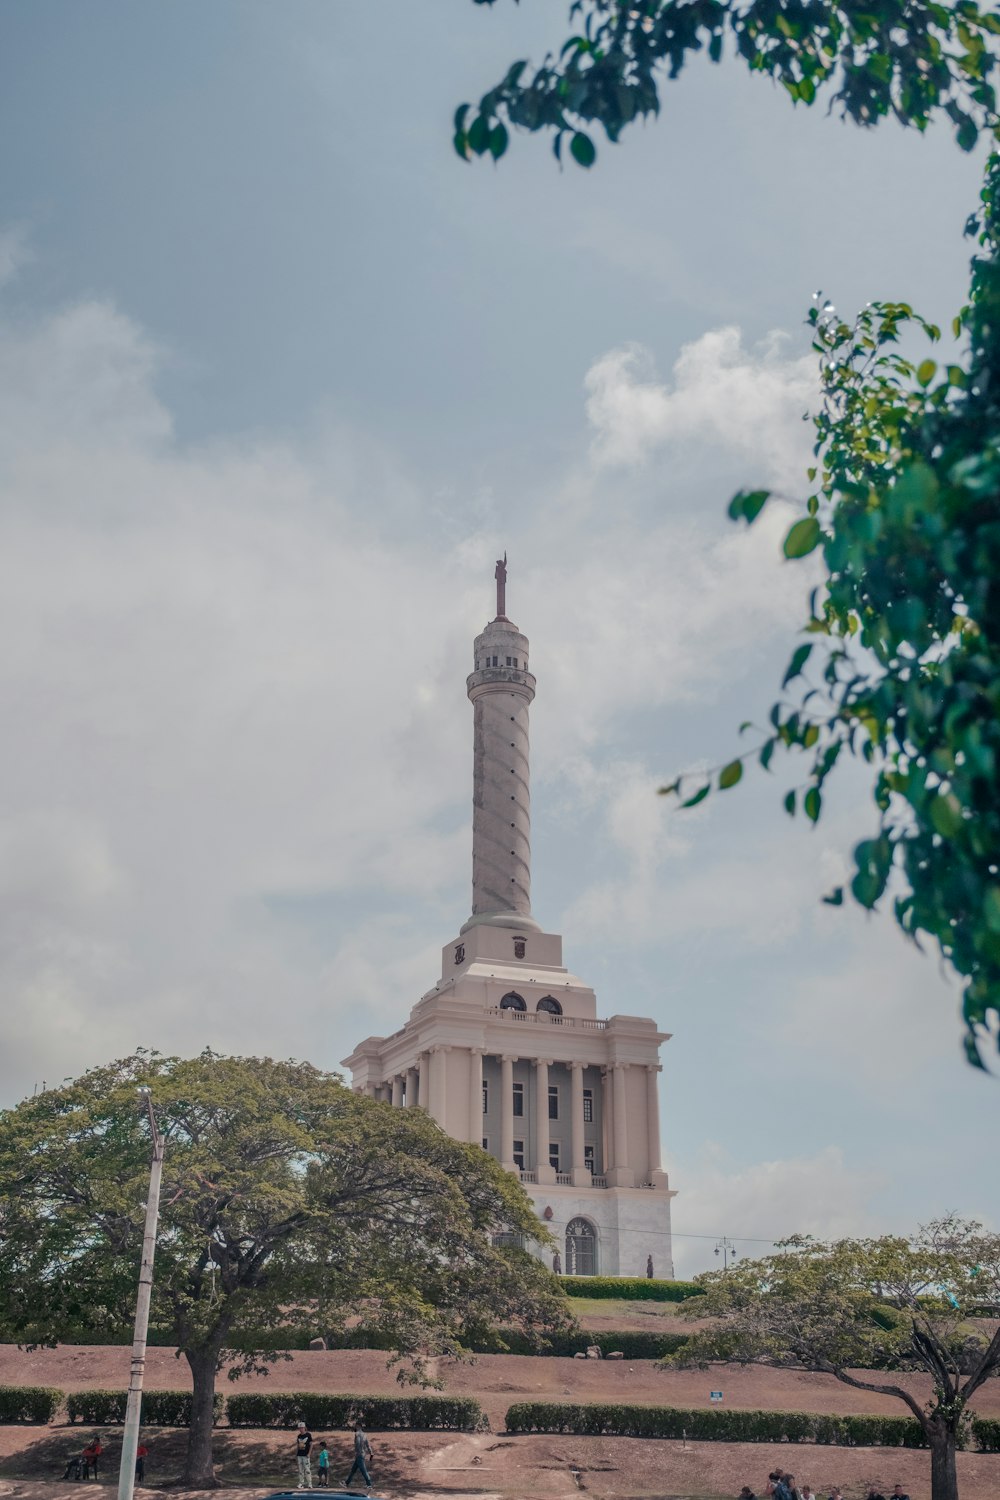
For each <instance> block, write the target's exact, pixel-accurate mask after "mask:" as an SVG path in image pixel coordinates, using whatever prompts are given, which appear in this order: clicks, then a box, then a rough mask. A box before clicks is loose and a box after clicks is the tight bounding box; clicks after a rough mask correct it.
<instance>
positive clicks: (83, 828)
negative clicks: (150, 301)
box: [0, 302, 805, 1094]
mask: <svg viewBox="0 0 1000 1500" xmlns="http://www.w3.org/2000/svg"><path fill="white" fill-rule="evenodd" d="M6 335H7V336H6V338H5V339H4V341H3V345H2V348H3V353H2V355H0V412H2V413H3V416H2V423H3V425H2V428H0V479H2V497H3V498H2V503H0V693H2V694H3V697H4V703H5V719H6V731H5V735H4V738H3V740H2V742H0V892H2V893H4V894H5V895H6V896H7V898H8V910H9V911H10V913H11V920H10V921H9V922H8V924H7V929H6V932H5V936H4V940H3V944H2V947H0V983H3V984H4V987H5V991H6V993H7V994H9V995H11V996H12V997H13V1000H14V1008H15V1010H16V1013H17V1014H16V1019H15V1022H14V1023H13V1025H12V1027H11V1029H10V1033H9V1036H10V1046H9V1047H8V1049H7V1052H6V1055H5V1059H4V1061H3V1063H2V1065H0V1087H2V1088H3V1089H4V1091H5V1092H6V1093H7V1094H10V1093H12V1092H14V1093H16V1092H17V1091H19V1090H20V1089H21V1088H22V1087H23V1086H24V1081H25V1079H29V1080H30V1079H31V1078H34V1077H35V1076H39V1075H41V1074H42V1073H43V1072H44V1075H45V1076H49V1077H52V1076H61V1075H62V1074H63V1073H68V1072H70V1071H71V1070H75V1069H78V1068H80V1067H83V1066H85V1065H87V1064H89V1063H91V1062H94V1061H97V1060H100V1059H101V1058H105V1057H107V1056H108V1055H110V1054H111V1053H112V1052H115V1051H120V1050H124V1049H126V1048H129V1047H131V1046H133V1045H135V1044H136V1043H137V1042H141V1041H143V1042H149V1043H152V1044H155V1045H158V1046H161V1047H165V1048H171V1049H177V1050H190V1049H192V1048H194V1047H197V1046H200V1045H202V1044H203V1043H205V1042H211V1043H212V1044H213V1045H217V1046H225V1047H231V1048H234V1049H239V1050H248V1051H264V1050H267V1051H272V1052H279V1053H283V1054H287V1053H290V1052H296V1051H304V1052H308V1054H309V1055H311V1056H313V1057H318V1058H321V1059H322V1058H325V1059H326V1060H327V1061H331V1062H332V1061H334V1060H335V1059H336V1058H339V1057H340V1056H342V1055H344V1053H345V1052H346V1051H347V1050H348V1048H349V1047H350V1046H351V1045H352V1044H353V1043H354V1041H356V1040H357V1039H358V1038H359V1035H360V1034H363V1032H364V1030H365V1029H366V1028H368V1027H373V1028H376V1029H386V1028H388V1029H392V1026H391V1025H390V1024H389V1023H390V1022H392V1023H394V1024H398V1022H399V1021H400V1020H402V1018H403V1017H404V1016H405V1014H406V1012H407V1010H408V1008H409V1006H410V1005H411V1004H412V1003H413V1002H414V1001H415V1000H416V999H417V998H418V996H419V994H420V993H421V992H422V991H423V990H424V989H426V987H427V986H428V985H429V984H430V983H431V982H432V981H433V979H434V978H435V962H436V960H435V953H436V949H437V948H438V946H439V945H440V943H442V942H443V941H444V940H445V939H446V938H447V937H448V936H449V934H450V933H451V932H452V931H453V930H454V928H455V927H456V926H457V925H458V923H459V922H460V921H461V920H462V918H463V917H464V916H465V914H466V913H465V910H464V909H463V905H464V903H463V904H460V905H459V908H458V909H457V910H455V909H453V908H454V905H455V898H454V894H453V893H454V892H455V891H456V890H461V889H462V887H463V885H464V883H465V881H466V880H467V878H468V867H469V837H470V835H469V820H468V805H469V799H468V781H469V776H470V764H469V761H470V756H469V753H468V750H469V741H470V712H469V708H468V704H467V703H466V702H465V698H464V692H463V682H464V677H465V674H466V672H467V670H468V667H469V664H470V663H469V658H470V656H471V645H472V637H473V635H474V633H475V631H476V630H477V629H479V628H481V625H482V622H483V619H484V617H485V615H486V611H487V607H488V599H489V589H490V582H489V579H490V574H491V572H492V559H493V557H494V556H495V555H496V552H495V550H494V549H495V547H496V545H497V539H496V537H495V536H493V535H491V534H490V533H489V531H487V530H480V531H479V532H478V533H476V534H473V535H455V534H454V529H453V525H452V523H451V521H450V520H449V519H448V518H447V517H445V518H435V516H434V513H433V508H432V507H428V508H427V516H428V524H427V526H426V527H425V528H424V531H422V532H421V533H420V534H417V535H413V534H412V531H406V532H400V533H399V534H398V535H397V534H396V533H395V532H394V531H392V530H391V529H390V531H389V536H388V539H387V538H386V536H384V535H383V534H382V532H381V520H382V516H381V511H380V505H379V494H378V493H373V494H367V495H366V496H365V504H364V505H358V504H351V503H349V501H348V498H347V496H348V495H351V494H353V493H354V491H355V490H356V488H357V480H356V475H355V476H354V478H353V479H352V478H351V477H350V476H351V470H352V464H353V463H354V462H355V461H356V460H354V459H352V455H351V452H350V450H349V444H348V443H347V441H346V440H345V439H344V438H343V437H342V436H341V435H339V434H338V433H337V431H336V429H331V430H330V431H324V432H320V433H319V434H318V435H317V436H316V437H315V438H314V440H312V441H311V442H310V443H308V444H306V443H303V444H302V445H301V446H300V447H299V448H297V449H294V450H293V449H292V448H291V447H290V446H288V445H287V444H280V443H276V442H270V443H269V442H264V441H260V440H257V441H252V442H246V443H244V444H241V445H239V446H236V445H234V444H222V443H215V444H212V445H204V446H201V447H184V446H182V445H181V444H179V443H178V441H177V440H176V438H175V436H174V434H173V424H172V421H171V417H170V413H169V412H168V411H167V410H166V408H165V407H164V405H163V403H162V402H161V401H160V399H159V398H158V396H157V393H156V388H155V377H156V374H157V370H158V368H159V361H160V359H161V357H162V356H161V354H160V352H159V351H158V350H157V348H156V347H155V345H154V344H153V343H152V342H151V341H150V340H149V339H148V337H147V336H146V335H145V334H144V332H143V330H142V329H141V328H139V327H137V326H136V324H135V323H134V322H132V321H131V320H130V319H128V318H127V317H125V316H123V315H122V314H121V313H120V312H119V311H118V310H117V309H115V308H114V307H112V306H110V305H107V304H103V303H95V302H87V303H82V304H80V305H79V306H76V307H69V308H65V309H63V310H62V311H60V312H58V313H56V314H54V315H52V316H51V317H49V318H47V319H41V320H38V321H36V322H35V323H33V324H22V325H19V326H17V327H10V328H8V329H7V330H6ZM773 389H775V390H777V389H778V387H777V386H774V387H773ZM366 464H367V460H366ZM373 472H381V473H382V478H384V479H385V482H386V483H387V484H389V485H391V486H393V492H394V493H398V492H401V491H400V485H402V486H403V488H407V485H408V484H409V482H408V481H401V480H400V479H399V477H398V475H393V474H392V473H391V465H387V466H386V467H385V469H384V471H379V470H378V469H377V466H375V467H374V468H373ZM345 476H347V477H346V478H345ZM379 482H381V480H380V481H379ZM568 483H569V484H570V485H571V486H572V485H575V484H577V483H579V484H580V485H581V487H582V488H583V489H584V490H589V495H590V499H592V500H595V501H596V502H597V503H596V504H595V505H594V506H593V508H592V509H591V510H590V511H589V512H588V514H587V524H586V525H584V524H582V522H581V524H579V525H567V515H568V514H570V513H569V512H567V509H566V503H565V497H564V495H556V496H555V497H546V496H544V495H543V496H540V497H539V504H538V508H537V513H536V517H535V519H534V521H533V523H532V524H531V526H530V527H528V528H527V529H526V530H525V531H523V533H522V535H521V536H520V538H519V542H518V545H519V547H520V549H521V551H520V557H521V558H523V559H524V561H523V562H521V561H520V559H519V564H518V568H517V571H516V572H515V574H514V578H515V579H516V582H515V583H514V585H513V587H512V596H513V597H515V598H516V599H517V601H518V603H517V605H516V611H517V613H521V612H522V610H523V612H524V616H525V618H524V623H525V625H526V626H527V627H528V628H529V629H530V632H531V634H532V636H533V640H534V645H535V662H534V664H535V665H536V667H537V669H538V671H539V678H540V693H539V699H538V703H537V705H536V720H535V743H536V746H537V750H538V753H537V756H536V767H535V768H536V771H540V772H541V774H542V777H543V779H544V781H545V783H546V795H552V796H553V797H558V796H559V795H560V794H561V793H562V794H565V795H567V796H572V797H581V796H583V795H587V796H589V797H590V799H591V801H592V804H593V806H594V808H595V816H596V817H598V818H600V817H603V818H604V820H605V825H606V833H605V837H606V838H607V840H608V847H609V848H610V849H612V850H614V851H617V852H618V853H619V854H620V855H621V856H622V857H624V858H626V859H627V860H628V861H629V862H630V868H631V869H632V871H633V881H634V883H635V885H636V893H637V895H636V899H637V901H638V892H639V890H640V888H643V889H646V890H647V892H648V894H647V897H646V900H645V905H644V906H639V905H636V906H635V907H634V911H636V912H644V913H645V916H646V919H647V920H648V922H649V924H650V925H655V912H654V908H653V904H652V903H653V900H654V898H655V896H656V894H657V886H656V878H657V871H658V869H659V867H660V863H661V860H662V858H663V854H664V850H665V849H669V848H670V847H671V844H670V840H669V838H667V839H665V838H664V829H663V826H662V811H661V809H662V804H661V803H657V801H656V799H655V798H654V797H653V796H652V786H653V778H652V776H651V774H650V773H649V772H648V771H647V770H645V769H644V768H643V767H642V766H641V765H640V764H639V763H637V762H636V763H633V762H631V761H630V762H628V763H627V765H626V767H625V769H624V772H622V771H621V768H620V767H619V766H618V764H617V760H618V756H617V755H615V756H612V757H609V754H608V752H607V750H606V749H605V745H606V743H607V741H608V740H609V739H610V738H613V737H615V736H617V735H619V734H620V728H621V723H622V721H623V719H624V717H625V716H627V715H642V714H643V713H649V712H655V711H656V710H657V709H659V708H661V707H662V706H663V705H664V704H667V703H671V702H677V701H680V700H685V699H686V700H689V701H692V700H696V699H697V698H698V697H703V696H705V695H711V694H712V693H715V692H717V691H718V690H719V687H720V685H721V684H723V683H725V682H726V681H731V680H732V679H733V678H734V677H735V676H738V675H741V674H743V673H745V672H746V671H747V670H748V665H749V664H750V663H751V662H752V661H753V660H754V658H755V655H756V653H758V652H759V651H760V650H761V649H762V644H763V643H764V642H766V640H767V639H768V638H769V637H770V636H771V635H772V634H773V633H774V632H775V631H780V630H785V629H787V628H788V626H789V625H790V624H791V623H792V622H793V621H794V620H796V619H797V618H799V616H800V613H801V595H802V590H803V587H804V585H805V580H804V579H803V578H802V576H801V573H802V570H798V571H796V570H795V569H793V568H789V567H787V566H783V565H782V563H781V562H780V557H779V546H778V542H779V538H780V535H781V532H782V530H783V527H784V524H785V523H786V519H787V517H786V515H785V514H783V508H782V507H781V506H775V507H774V509H773V511H772V512H771V513H770V514H767V513H765V516H764V517H762V519H761V522H760V524H759V525H758V526H757V527H755V528H754V529H753V531H752V532H751V533H749V534H743V533H739V532H737V531H736V529H735V528H730V527H727V526H726V525H725V523H724V522H723V521H722V520H721V519H720V517H719V515H718V512H717V511H714V512H713V513H712V515H711V517H709V518H708V519H705V518H704V517H699V516H695V518H694V519H689V520H683V521H678V520H677V519H676V518H675V517H674V516H672V515H671V514H670V513H669V511H664V512H663V513H662V514H657V515H656V516H654V517H652V518H650V516H649V515H648V514H644V515H640V514H638V513H636V512H635V511H634V510H633V509H631V508H630V505H629V503H628V499H627V497H625V496H624V495H623V494H622V492H621V486H620V485H619V483H618V481H617V480H616V481H615V482H614V486H613V489H614V497H615V501H616V503H615V504H614V505H608V504H607V498H608V497H607V496H606V495H605V494H604V491H603V490H602V485H604V484H605V483H606V480H605V479H604V478H602V473H601V471H600V470H599V469H598V470H596V471H595V470H592V469H586V470H584V471H583V472H582V473H577V474H576V475H574V476H572V478H571V480H570V481H568ZM408 496H409V498H408V500H407V504H408V505H409V506H410V508H412V506H413V505H414V503H419V495H418V496H417V499H416V502H415V501H414V498H413V494H412V487H410V489H409V490H408ZM681 498H683V497H681ZM570 519H572V517H571V515H570ZM500 544H501V545H503V543H502V542H501V543H500ZM442 578H448V579H450V580H452V582H451V584H450V586H449V587H447V588H442V587H440V586H438V582H437V581H438V580H440V579H442ZM529 606H530V608H529ZM529 615H530V618H529ZM751 643H752V644H751ZM609 759H611V760H612V761H614V762H615V763H614V764H608V761H609ZM574 767H575V768H576V769H573V768H574ZM581 767H582V768H583V769H582V770H581V769H580V768H581ZM588 777H589V778H590V781H591V785H590V789H589V791H587V790H586V787H585V783H586V781H587V778H588ZM550 789H551V790H550ZM674 852H675V853H676V854H677V855H678V857H679V856H680V854H681V853H682V850H681V848H680V846H679V845H678V846H677V847H676V848H675V850H674ZM445 895H447V897H448V899H447V902H445V900H444V897H445ZM459 899H460V901H461V899H462V898H459Z"/></svg>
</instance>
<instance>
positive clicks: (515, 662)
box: [514, 656, 517, 667]
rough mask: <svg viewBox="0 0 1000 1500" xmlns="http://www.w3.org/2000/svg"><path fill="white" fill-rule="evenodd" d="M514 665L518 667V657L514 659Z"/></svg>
mask: <svg viewBox="0 0 1000 1500" xmlns="http://www.w3.org/2000/svg"><path fill="white" fill-rule="evenodd" d="M514 665H515V667H516V666H517V657H516V656H515V657H514Z"/></svg>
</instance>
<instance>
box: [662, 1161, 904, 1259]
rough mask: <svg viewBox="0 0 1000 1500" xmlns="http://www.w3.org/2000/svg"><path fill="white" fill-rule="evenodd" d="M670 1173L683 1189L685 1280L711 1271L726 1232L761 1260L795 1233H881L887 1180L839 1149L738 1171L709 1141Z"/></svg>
mask: <svg viewBox="0 0 1000 1500" xmlns="http://www.w3.org/2000/svg"><path fill="white" fill-rule="evenodd" d="M671 1168H672V1177H673V1178H674V1179H676V1181H678V1182H679V1183H683V1184H684V1186H683V1190H682V1191H681V1193H680V1194H679V1195H678V1197H677V1198H675V1200H674V1206H673V1228H674V1232H675V1234H676V1236H677V1238H676V1240H675V1242H674V1267H675V1270H676V1273H677V1275H678V1276H680V1277H687V1276H693V1275H695V1274H696V1273H697V1272H698V1271H706V1270H710V1269H713V1268H714V1267H715V1264H716V1257H715V1254H714V1241H715V1238H716V1237H721V1236H722V1235H726V1236H728V1237H729V1238H730V1239H732V1240H734V1241H735V1243H736V1249H737V1253H738V1254H739V1255H741V1256H756V1255H767V1254H769V1253H770V1242H771V1241H776V1240H781V1239H785V1238H787V1237H788V1236H789V1235H792V1234H811V1235H815V1236H816V1237H817V1238H820V1239H822V1238H835V1237H837V1236H839V1235H852V1234H866V1233H869V1232H872V1231H875V1232H878V1225H879V1220H878V1218H877V1216H876V1214H875V1212H874V1208H875V1204H874V1200H875V1199H876V1197H877V1195H878V1194H879V1193H880V1191H881V1190H882V1188H883V1186H884V1184H885V1180H886V1179H885V1176H884V1174H882V1173H881V1172H873V1171H871V1170H868V1169H865V1168H859V1167H857V1166H856V1165H854V1164H851V1163H849V1162H848V1161H847V1160H846V1159H845V1157H844V1153H843V1151H842V1150H841V1149H840V1148H839V1147H838V1146H832V1145H831V1146H826V1147H824V1148H823V1149H822V1150H821V1151H818V1152H816V1153H815V1154H814V1155H812V1156H791V1157H786V1158H783V1159H778V1160H775V1161H760V1162H754V1163H752V1164H751V1165H750V1166H745V1167H735V1166H733V1164H732V1163H731V1162H730V1160H729V1158H728V1157H727V1154H726V1152H725V1151H724V1150H723V1149H722V1148H721V1147H720V1146H718V1145H716V1144H714V1143H709V1144H708V1145H706V1147H705V1148H704V1150H703V1151H702V1153H701V1155H700V1156H699V1158H698V1159H697V1160H693V1161H687V1162H683V1163H681V1164H679V1168H678V1169H677V1170H674V1169H673V1164H671ZM882 1227H883V1232H884V1225H883V1226H882ZM703 1236H707V1238H703Z"/></svg>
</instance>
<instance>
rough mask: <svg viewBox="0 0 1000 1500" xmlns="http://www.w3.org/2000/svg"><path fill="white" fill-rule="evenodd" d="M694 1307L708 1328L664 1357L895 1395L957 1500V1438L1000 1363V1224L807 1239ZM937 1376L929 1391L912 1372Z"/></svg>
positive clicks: (941, 1492)
mask: <svg viewBox="0 0 1000 1500" xmlns="http://www.w3.org/2000/svg"><path fill="white" fill-rule="evenodd" d="M697 1280H698V1282H699V1284H700V1285H701V1286H703V1287H704V1289H705V1293H706V1295H705V1296H704V1297H702V1298H698V1299H697V1301H696V1302H694V1303H690V1304H687V1305H686V1306H685V1308H684V1313H683V1315H684V1316H694V1315H696V1316H697V1317H698V1320H699V1323H700V1324H703V1325H704V1326H702V1327H700V1328H699V1330H698V1332H696V1333H694V1334H692V1336H691V1338H690V1339H689V1340H688V1341H687V1343H686V1344H685V1345H684V1346H683V1348H682V1349H680V1350H679V1351H678V1352H677V1353H676V1354H674V1355H671V1356H670V1357H669V1358H668V1359H666V1360H664V1361H663V1364H664V1366H666V1367H669V1368H677V1367H678V1366H691V1365H704V1364H706V1363H708V1362H711V1361H719V1360H721V1361H724V1362H726V1363H732V1364H759V1365H768V1366H772V1367H777V1368H781V1369H800V1370H812V1371H815V1372H817V1373H819V1374H825V1375H830V1376H832V1377H833V1378H834V1379H836V1380H839V1381H841V1382H842V1383H843V1384H845V1385H849V1386H852V1387H854V1388H856V1389H858V1390H865V1391H874V1392H876V1393H877V1394H879V1395H884V1396H894V1397H895V1398H896V1399H897V1400H898V1401H901V1402H902V1403H903V1404H904V1405H905V1406H906V1407H907V1408H908V1409H909V1411H910V1412H911V1414H912V1415H913V1416H914V1417H915V1418H916V1420H917V1421H918V1422H919V1423H920V1426H921V1427H922V1429H923V1431H924V1433H925V1435H926V1438H927V1443H928V1447H929V1448H930V1450H931V1495H932V1500H957V1496H958V1480H957V1474H956V1465H955V1453H956V1449H958V1448H959V1447H962V1446H963V1445H964V1443H965V1440H966V1435H967V1431H968V1427H969V1423H970V1420H971V1418H972V1416H973V1411H972V1408H971V1407H970V1402H971V1400H972V1398H973V1396H975V1394H976V1392H977V1391H978V1390H979V1389H980V1387H981V1386H982V1385H983V1383H984V1381H986V1380H988V1379H990V1378H992V1377H995V1376H997V1374H1000V1329H997V1327H996V1325H995V1323H994V1322H991V1321H989V1320H990V1319H992V1318H993V1316H994V1314H995V1312H996V1306H997V1301H998V1299H1000V1235H996V1234H992V1233H990V1232H988V1231H986V1230H984V1229H983V1227H982V1225H981V1224H978V1223H975V1222H972V1221H965V1220H961V1219H957V1218H944V1219H939V1220H936V1221H935V1222H934V1223H932V1224H929V1225H927V1226H926V1227H925V1228H923V1229H922V1230H921V1231H920V1233H919V1234H918V1235H916V1236H915V1237H914V1238H913V1239H912V1240H908V1239H905V1238H902V1237H898V1236H892V1235H886V1236H883V1237H882V1238H880V1239H858V1240H847V1239H845V1240H838V1241H836V1242H834V1243H831V1244H820V1243H815V1242H813V1241H811V1240H809V1239H803V1238H795V1239H792V1240H789V1241H788V1242H786V1243H785V1244H784V1245H781V1246H779V1248H778V1251H777V1253H775V1254H773V1255H769V1256H765V1257H763V1258H762V1259H760V1260H745V1261H742V1262H738V1263H737V1264H735V1265H733V1266H732V1267H730V1268H728V1269H727V1270H725V1271H713V1272H709V1273H707V1274H705V1275H703V1276H699V1277H698V1278H697ZM876 1370H878V1371H883V1370H884V1371H891V1372H900V1374H902V1372H907V1371H920V1372H922V1373H924V1374H926V1375H929V1376H930V1377H931V1390H930V1391H929V1392H928V1393H927V1394H926V1395H921V1394H920V1391H919V1388H917V1387H916V1386H915V1385H914V1384H913V1383H912V1382H911V1381H908V1380H907V1379H906V1376H905V1374H902V1378H900V1374H895V1373H891V1374H881V1373H879V1374H876V1373H875V1371H876Z"/></svg>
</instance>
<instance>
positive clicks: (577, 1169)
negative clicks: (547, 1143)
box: [569, 1062, 590, 1187]
mask: <svg viewBox="0 0 1000 1500" xmlns="http://www.w3.org/2000/svg"><path fill="white" fill-rule="evenodd" d="M570 1071H571V1074H572V1086H571V1090H570V1120H571V1126H572V1132H573V1135H572V1154H571V1157H570V1164H569V1169H570V1174H571V1176H572V1178H573V1186H574V1187H589V1186H590V1173H589V1172H588V1171H587V1164H586V1161H585V1159H584V1155H583V1144H584V1122H583V1063H578V1062H575V1063H570Z"/></svg>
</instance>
